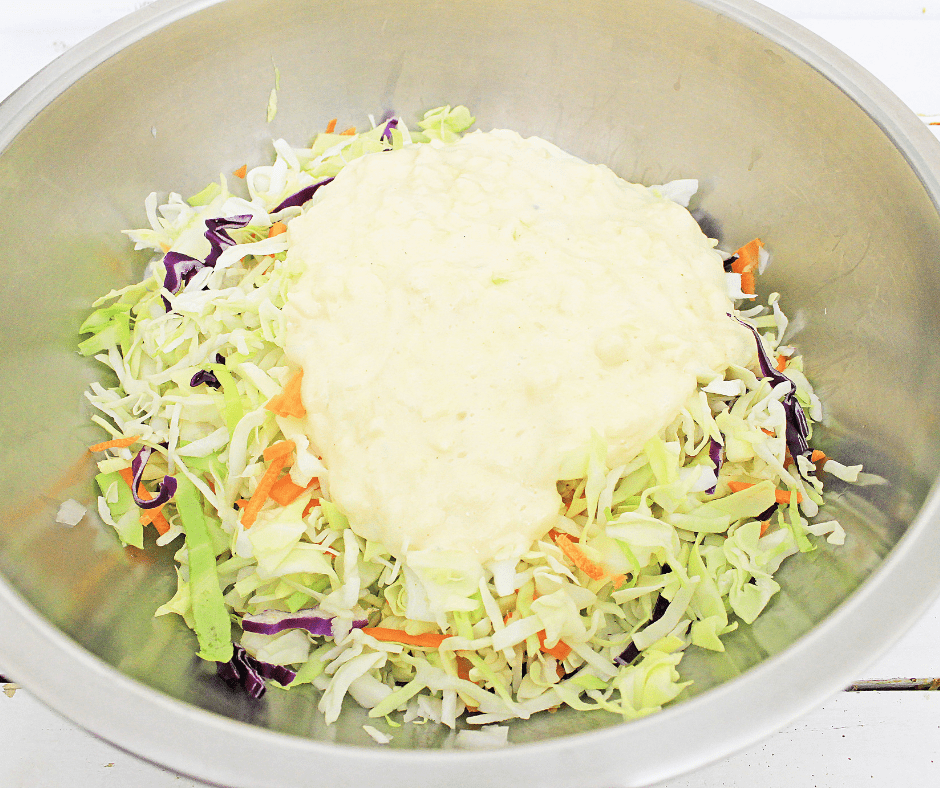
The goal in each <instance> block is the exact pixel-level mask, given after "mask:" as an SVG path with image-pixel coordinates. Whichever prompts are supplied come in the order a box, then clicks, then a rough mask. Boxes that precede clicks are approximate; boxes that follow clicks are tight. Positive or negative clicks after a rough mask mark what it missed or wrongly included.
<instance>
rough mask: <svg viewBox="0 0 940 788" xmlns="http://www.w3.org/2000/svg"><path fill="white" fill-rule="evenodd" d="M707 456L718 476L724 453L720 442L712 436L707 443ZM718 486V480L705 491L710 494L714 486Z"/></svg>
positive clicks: (713, 490)
mask: <svg viewBox="0 0 940 788" xmlns="http://www.w3.org/2000/svg"><path fill="white" fill-rule="evenodd" d="M708 458H709V459H710V460H711V461H712V464H713V465H714V466H715V476H716V477H717V476H718V472H719V471H720V470H721V465H722V463H723V462H724V453H723V452H722V451H721V444H720V443H719V442H718V441H716V440H715V439H714V438H712V439H711V442H710V443H709V444H708ZM716 487H718V482H717V480H716V482H715V483H714V484H713V485H712V486H711V487H709V488H708V489H707V490H705V492H706V493H707V494H708V495H712V494H714V492H715V488H716Z"/></svg>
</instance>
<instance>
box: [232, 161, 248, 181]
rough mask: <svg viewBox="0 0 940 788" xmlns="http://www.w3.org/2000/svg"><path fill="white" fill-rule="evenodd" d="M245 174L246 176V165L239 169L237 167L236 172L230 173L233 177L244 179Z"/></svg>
mask: <svg viewBox="0 0 940 788" xmlns="http://www.w3.org/2000/svg"><path fill="white" fill-rule="evenodd" d="M247 174H248V165H247V164H243V165H242V166H241V167H239V168H238V169H237V170H235V171H234V172H233V173H232V175H234V176H235V177H236V178H244V177H245V176H246V175H247Z"/></svg>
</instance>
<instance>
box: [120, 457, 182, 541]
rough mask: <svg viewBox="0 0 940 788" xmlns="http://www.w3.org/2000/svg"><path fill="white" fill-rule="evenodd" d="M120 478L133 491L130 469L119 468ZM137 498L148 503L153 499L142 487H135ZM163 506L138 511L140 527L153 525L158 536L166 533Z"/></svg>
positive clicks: (167, 526) (148, 491)
mask: <svg viewBox="0 0 940 788" xmlns="http://www.w3.org/2000/svg"><path fill="white" fill-rule="evenodd" d="M118 473H119V474H120V476H121V478H122V479H123V480H124V482H125V483H126V484H127V486H128V487H130V488H131V489H132V490H133V489H134V471H132V470H131V469H130V468H121V470H119V471H118ZM137 497H138V498H142V499H143V500H145V501H149V500H150V499H151V498H153V495H151V494H150V490H148V489H146V488H145V487H144V485H142V484H138V485H137ZM162 510H163V506H157V507H155V508H153V509H141V510H140V522H141V524H142V525H147V524H148V523H153V527H154V528H156V529H157V533H158V534H160V536H163V534H165V533H166V532H167V531H169V530H170V524H169V523H168V522H167V520H166V517H164V516H163V512H162Z"/></svg>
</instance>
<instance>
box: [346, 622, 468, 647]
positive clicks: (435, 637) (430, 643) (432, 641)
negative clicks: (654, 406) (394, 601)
mask: <svg viewBox="0 0 940 788" xmlns="http://www.w3.org/2000/svg"><path fill="white" fill-rule="evenodd" d="M362 631H363V632H364V633H365V634H367V635H371V636H372V637H374V638H375V639H376V640H384V641H386V642H389V643H404V644H405V645H406V646H417V647H418V648H439V647H440V645H441V643H443V642H444V641H445V640H446V639H447V638H448V637H449V635H439V634H437V633H436V632H424V633H423V634H421V635H409V634H408V633H407V632H405V630H403V629H389V628H387V627H363V628H362Z"/></svg>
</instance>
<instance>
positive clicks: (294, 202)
mask: <svg viewBox="0 0 940 788" xmlns="http://www.w3.org/2000/svg"><path fill="white" fill-rule="evenodd" d="M331 180H333V179H332V178H324V179H323V180H322V181H317V182H316V183H313V184H311V185H310V186H305V187H304V188H303V189H301V190H300V191H299V192H296V193H295V194H292V195H291V196H290V197H288V198H287V199H285V200H284V201H283V202H281V203H280V204H279V205H278V206H277V207H276V208H275V209H274V210H273V211H271V213H277V212H278V211H283V210H284V209H285V208H299V207H300V206H301V205H303V204H304V203H305V202H307V201H308V200H309V199H311V198H312V197H313V195H314V194H316V192H317V189H319V188H320V187H321V186H326V184H328V183H329V182H330V181H331Z"/></svg>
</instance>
